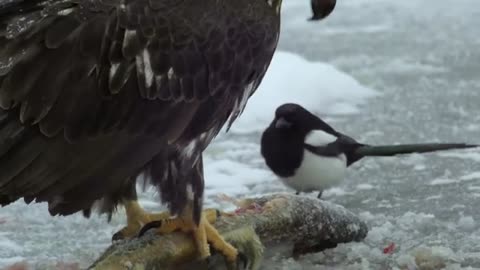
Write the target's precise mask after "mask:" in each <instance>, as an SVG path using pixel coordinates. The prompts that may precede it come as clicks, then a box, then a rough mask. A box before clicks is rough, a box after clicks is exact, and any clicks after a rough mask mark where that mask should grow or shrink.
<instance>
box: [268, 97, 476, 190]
mask: <svg viewBox="0 0 480 270" xmlns="http://www.w3.org/2000/svg"><path fill="white" fill-rule="evenodd" d="M478 146H479V145H474V144H464V143H445V144H443V143H429V144H401V145H381V146H373V145H367V144H363V143H359V142H357V141H356V140H355V139H353V138H351V137H349V136H347V135H344V134H342V133H340V132H338V131H336V130H335V129H333V128H332V127H331V126H329V125H328V124H327V123H325V122H324V121H323V120H322V119H320V118H319V117H317V116H315V115H314V114H312V113H311V112H309V111H307V110H306V109H305V108H303V107H302V106H300V105H298V104H291V103H288V104H283V105H281V106H279V107H278V108H277V110H276V111H275V118H274V119H273V121H272V122H271V124H270V125H269V126H268V128H267V129H266V130H265V131H264V132H263V135H262V138H261V154H262V156H263V158H264V159H265V162H266V164H267V166H268V167H269V168H270V169H271V170H272V171H273V172H274V173H275V174H276V175H277V176H278V177H279V178H280V179H281V181H282V182H283V183H284V184H285V185H286V186H288V187H290V188H293V189H294V190H296V191H297V193H298V192H311V191H319V194H318V197H319V198H320V197H321V195H322V192H323V190H325V189H327V188H330V187H333V186H335V185H338V184H339V183H340V182H341V181H343V179H344V178H345V173H346V171H347V167H348V166H350V165H352V164H353V163H355V162H356V161H358V160H360V159H362V158H363V157H367V156H395V155H401V154H411V153H426V152H434V151H440V150H449V149H463V148H473V147H478Z"/></svg>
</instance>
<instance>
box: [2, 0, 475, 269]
mask: <svg viewBox="0 0 480 270" xmlns="http://www.w3.org/2000/svg"><path fill="white" fill-rule="evenodd" d="M284 2H285V4H284V10H283V15H284V17H283V22H282V23H283V28H282V35H281V41H280V46H279V52H278V53H277V55H276V56H275V59H274V61H273V63H272V66H271V68H270V70H269V72H268V75H267V78H266V79H265V81H264V83H263V84H262V86H261V89H260V90H259V92H258V93H257V94H255V96H254V97H253V98H252V99H251V101H250V103H249V105H248V106H247V109H246V111H245V113H244V115H243V116H242V118H241V119H240V120H239V121H238V123H237V124H236V125H235V126H234V128H233V132H231V133H229V134H227V135H225V134H223V135H221V136H220V137H219V138H218V140H217V141H216V142H215V143H214V144H213V145H212V146H211V147H210V148H209V149H208V151H207V154H206V156H207V160H206V163H207V165H206V183H207V195H208V200H207V204H208V205H210V206H221V207H231V206H228V205H225V204H221V205H219V204H218V201H217V200H215V198H216V196H217V195H218V194H219V193H225V194H227V195H229V196H239V197H240V196H247V195H248V196H252V195H257V194H262V193H267V192H278V191H281V192H290V191H288V190H287V189H286V188H284V187H283V186H282V185H281V184H280V182H279V181H277V180H276V179H275V177H274V176H273V175H272V174H271V173H270V172H269V171H268V170H266V168H265V166H264V165H263V161H262V159H261V158H260V155H259V146H258V141H259V136H260V132H261V131H262V129H263V128H264V127H265V125H266V124H267V123H268V121H270V118H271V116H272V115H273V110H274V108H275V107H276V106H277V105H279V104H281V103H283V102H288V101H294V102H298V103H301V104H303V105H304V106H306V107H307V108H309V109H312V110H314V111H316V112H317V113H318V114H319V115H321V116H322V117H323V118H324V119H326V120H327V121H328V122H330V123H331V124H332V125H333V126H334V127H335V128H336V129H338V130H340V131H342V132H344V133H346V134H350V135H351V136H353V137H354V138H356V139H358V140H360V141H362V142H365V143H370V144H392V143H414V142H432V141H433V142H441V141H449V142H453V141H456V142H472V143H474V142H476V143H480V136H478V135H479V134H480V106H479V105H480V28H479V25H480V2H478V0H436V1H433V0H404V1H397V0H339V1H338V5H337V8H336V10H335V11H334V12H333V13H332V15H331V16H330V17H329V18H328V19H327V20H326V21H324V22H322V23H319V24H312V23H307V22H306V18H307V17H308V16H310V11H309V6H308V3H307V1H298V0H296V1H293V0H285V1H284ZM479 162H480V150H468V151H452V152H444V153H442V154H429V155H411V156H404V157H401V158H400V157H397V158H370V159H365V160H363V161H361V162H359V163H358V164H355V165H354V166H352V167H351V169H350V171H349V173H348V176H347V179H346V180H345V181H344V183H343V184H342V185H340V186H339V187H337V188H334V189H331V190H328V191H326V192H325V193H324V199H326V200H329V201H332V202H335V203H338V204H341V205H343V206H345V207H346V208H348V209H350V210H351V211H353V212H355V213H357V214H358V215H360V216H361V217H362V218H363V219H364V220H365V221H366V222H367V223H368V225H369V227H370V233H369V235H368V236H367V238H366V239H365V241H363V242H361V243H348V244H342V245H340V246H338V247H337V248H335V249H332V250H328V251H325V252H322V253H318V254H311V255H307V256H304V257H302V258H300V259H299V260H297V261H295V260H293V259H285V258H273V259H271V260H270V262H271V263H272V266H271V267H270V268H269V269H293V270H296V269H441V268H444V269H480V228H479V221H480V210H478V209H477V205H478V202H479V201H480V163H479ZM155 196H156V195H155V193H154V192H147V193H144V194H142V203H143V204H144V205H145V206H146V207H147V208H148V209H158V207H157V205H156V203H155V200H156V197H155ZM123 222H124V217H123V213H122V212H120V213H119V214H118V215H116V216H115V217H114V219H113V221H112V222H111V223H109V224H108V223H107V222H106V220H105V218H104V217H93V218H91V219H89V220H87V219H84V218H83V217H82V216H80V215H74V216H70V217H67V218H64V217H55V218H52V217H50V216H49V215H48V212H47V208H46V205H31V206H25V205H24V204H23V203H21V202H17V203H15V204H13V205H11V206H8V207H6V208H3V209H0V268H1V267H5V266H7V265H10V264H12V263H14V262H19V261H25V262H27V263H28V264H29V265H31V266H34V268H37V269H40V268H42V267H45V266H48V267H50V268H51V267H53V266H54V265H55V264H57V262H67V263H79V265H80V266H86V265H88V264H89V263H91V262H92V261H93V260H94V258H95V257H96V256H97V255H98V254H99V252H101V250H103V249H104V248H105V247H106V246H108V245H109V243H110V237H111V234H112V233H113V232H115V231H116V230H118V229H119V228H120V227H121V226H122V225H123ZM391 243H394V244H395V249H394V250H393V253H392V254H384V253H383V249H384V248H385V247H387V246H388V245H390V244H391Z"/></svg>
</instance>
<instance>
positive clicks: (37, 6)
mask: <svg viewBox="0 0 480 270" xmlns="http://www.w3.org/2000/svg"><path fill="white" fill-rule="evenodd" d="M329 2H332V1H329ZM280 6H281V0H50V1H48V0H1V1H0V63H4V64H5V66H4V67H3V68H1V69H0V204H1V205H7V204H9V203H11V202H13V201H16V200H17V199H20V198H24V200H25V201H26V202H27V203H30V202H32V201H36V202H47V203H48V208H49V212H50V214H51V215H58V214H59V215H69V214H73V213H76V212H79V211H83V212H84V214H85V215H87V216H88V215H89V214H90V212H91V209H92V208H94V207H96V206H99V209H100V210H101V212H105V213H109V214H111V213H112V211H114V209H115V206H116V205H117V204H122V205H124V206H125V208H126V212H127V221H128V222H127V226H126V227H125V228H124V229H122V230H121V231H120V232H119V233H118V234H117V236H118V237H131V236H133V235H136V233H137V232H138V230H139V229H140V227H139V226H140V224H146V223H148V222H150V221H152V220H154V219H156V218H160V217H168V216H170V215H176V216H177V218H176V221H178V224H179V226H180V225H182V226H184V227H182V230H183V231H192V232H193V236H194V238H195V239H196V240H197V241H196V243H197V246H198V249H199V253H200V255H201V256H202V257H207V256H209V249H208V245H207V240H211V239H212V238H215V237H218V234H217V232H216V230H215V229H214V228H213V227H212V226H211V225H210V224H209V223H208V219H206V218H205V214H202V197H203V190H204V179H203V164H202V152H203V150H204V149H205V148H206V147H207V145H208V144H209V143H210V142H211V141H212V139H213V138H214V137H215V135H217V133H218V132H219V131H220V129H221V128H222V126H223V125H224V124H225V123H227V122H228V125H231V124H232V122H233V121H234V120H235V118H236V117H237V116H238V115H239V114H240V113H241V111H242V110H243V108H244V106H245V104H246V102H247V99H248V98H249V97H250V96H251V95H252V94H253V93H254V91H255V90H256V89H257V87H258V85H259V84H260V82H261V80H262V78H263V76H264V75H265V72H266V70H267V68H268V66H269V64H270V60H271V59H272V56H273V53H274V51H275V49H276V46H277V42H278V37H279V30H280ZM332 9H333V6H330V7H328V8H326V10H325V11H324V12H323V14H324V16H323V17H326V16H327V15H328V14H329V13H330V12H331V10H332ZM320 17H322V16H320ZM292 91H294V89H292ZM140 174H143V175H145V177H146V179H149V181H150V183H151V184H153V185H155V186H157V187H158V188H159V191H160V195H161V199H162V201H163V202H164V203H166V204H168V206H169V210H170V211H169V213H168V215H158V216H157V215H153V214H150V213H147V212H145V211H144V210H143V209H142V208H140V206H139V205H138V203H137V202H136V192H135V182H136V178H137V176H138V175H140ZM185 224H187V225H185ZM185 227H187V228H186V229H187V230H185ZM217 240H218V239H217ZM215 242H216V243H217V244H216V245H215V246H214V247H215V248H216V249H218V250H219V251H221V252H222V253H223V254H224V255H225V256H226V257H227V259H229V260H235V259H236V257H237V251H236V250H235V249H234V248H233V247H232V246H231V245H229V244H228V243H226V242H225V241H223V239H221V238H220V241H215Z"/></svg>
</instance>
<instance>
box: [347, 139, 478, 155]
mask: <svg viewBox="0 0 480 270" xmlns="http://www.w3.org/2000/svg"><path fill="white" fill-rule="evenodd" d="M475 147H480V145H476V144H465V143H427V144H399V145H378V146H374V145H363V146H360V147H358V148H357V149H356V150H355V151H354V154H355V155H356V156H358V157H359V158H362V157H366V156H395V155H403V154H411V153H428V152H435V151H442V150H451V149H465V148H475Z"/></svg>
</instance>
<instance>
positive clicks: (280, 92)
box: [232, 51, 379, 133]
mask: <svg viewBox="0 0 480 270" xmlns="http://www.w3.org/2000/svg"><path fill="white" fill-rule="evenodd" d="M325 78H328V80H325ZM376 95H379V93H378V92H376V91H374V90H372V89H370V88H368V87H365V86H363V85H361V84H360V83H359V82H358V81H357V80H355V79H354V78H352V77H351V76H349V75H348V74H346V73H344V72H342V71H340V70H338V69H337V68H335V67H334V66H332V65H329V64H325V63H321V62H311V61H308V60H306V59H304V58H303V57H301V56H299V55H296V54H293V53H288V52H283V51H278V52H277V53H276V54H275V55H274V57H273V60H272V63H271V66H270V68H269V69H268V71H267V74H266V75H265V78H264V79H263V82H262V84H261V86H260V87H259V89H258V90H257V92H255V94H254V95H253V96H252V97H251V98H250V100H249V102H248V104H247V106H246V109H245V111H244V113H243V114H242V115H241V116H240V117H239V118H238V120H237V121H236V122H235V124H234V125H233V126H232V132H238V133H250V132H255V131H260V130H262V129H264V128H265V127H266V126H267V125H268V123H269V122H270V121H271V120H272V119H273V116H274V112H275V109H276V108H277V107H278V106H280V105H282V104H284V103H298V104H300V105H302V106H303V107H305V108H306V109H308V110H311V111H314V112H317V113H320V114H327V113H328V114H329V115H342V114H350V113H355V112H357V111H358V107H357V106H358V105H361V104H362V103H364V101H365V99H367V98H371V97H374V96H376Z"/></svg>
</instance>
